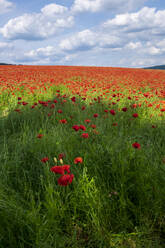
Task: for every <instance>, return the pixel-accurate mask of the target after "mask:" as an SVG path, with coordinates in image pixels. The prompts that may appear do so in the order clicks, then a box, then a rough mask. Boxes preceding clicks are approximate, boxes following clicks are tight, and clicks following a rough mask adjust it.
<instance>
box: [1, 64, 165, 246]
mask: <svg viewBox="0 0 165 248" xmlns="http://www.w3.org/2000/svg"><path fill="white" fill-rule="evenodd" d="M164 237H165V71H160V70H144V69H128V68H110V67H80V66H22V65H18V66H16V65H14V66H0V248H109V247H110V248H111V247H112V248H129V247H130V248H142V247H144V248H145V247H146V248H149V247H151V248H152V247H155V248H158V247H160V248H161V247H164V244H165V238H164Z"/></svg>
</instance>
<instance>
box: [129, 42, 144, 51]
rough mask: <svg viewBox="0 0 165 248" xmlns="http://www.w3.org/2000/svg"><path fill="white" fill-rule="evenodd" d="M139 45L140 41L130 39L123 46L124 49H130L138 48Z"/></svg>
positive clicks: (140, 45)
mask: <svg viewBox="0 0 165 248" xmlns="http://www.w3.org/2000/svg"><path fill="white" fill-rule="evenodd" d="M141 47H142V44H141V42H132V41H131V42H129V43H128V44H127V45H126V46H125V48H126V49H131V50H134V49H139V48H141Z"/></svg>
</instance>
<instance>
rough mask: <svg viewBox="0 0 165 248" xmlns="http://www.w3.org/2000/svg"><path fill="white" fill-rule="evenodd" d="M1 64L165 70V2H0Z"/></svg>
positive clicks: (113, 0) (138, 0)
mask: <svg viewBox="0 0 165 248" xmlns="http://www.w3.org/2000/svg"><path fill="white" fill-rule="evenodd" d="M0 62H4V63H12V64H23V65H77V66H106V67H109V66H110V67H130V68H142V67H147V66H152V65H161V64H165V1H163V0H136V1H135V0H28V1H23V0H0Z"/></svg>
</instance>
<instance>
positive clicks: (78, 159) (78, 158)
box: [74, 157, 83, 164]
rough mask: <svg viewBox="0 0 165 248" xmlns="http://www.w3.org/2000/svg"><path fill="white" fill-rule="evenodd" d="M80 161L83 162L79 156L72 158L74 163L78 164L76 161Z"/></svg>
mask: <svg viewBox="0 0 165 248" xmlns="http://www.w3.org/2000/svg"><path fill="white" fill-rule="evenodd" d="M82 162H83V159H82V158H81V157H77V158H75V159H74V163H75V164H78V163H80V164H81V163H82Z"/></svg>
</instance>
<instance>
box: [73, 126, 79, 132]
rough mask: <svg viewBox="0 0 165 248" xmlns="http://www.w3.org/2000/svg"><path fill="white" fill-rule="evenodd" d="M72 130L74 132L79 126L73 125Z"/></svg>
mask: <svg viewBox="0 0 165 248" xmlns="http://www.w3.org/2000/svg"><path fill="white" fill-rule="evenodd" d="M72 128H73V129H74V130H75V131H76V132H77V131H78V130H79V129H80V128H79V126H77V125H74V126H73V127H72Z"/></svg>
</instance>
